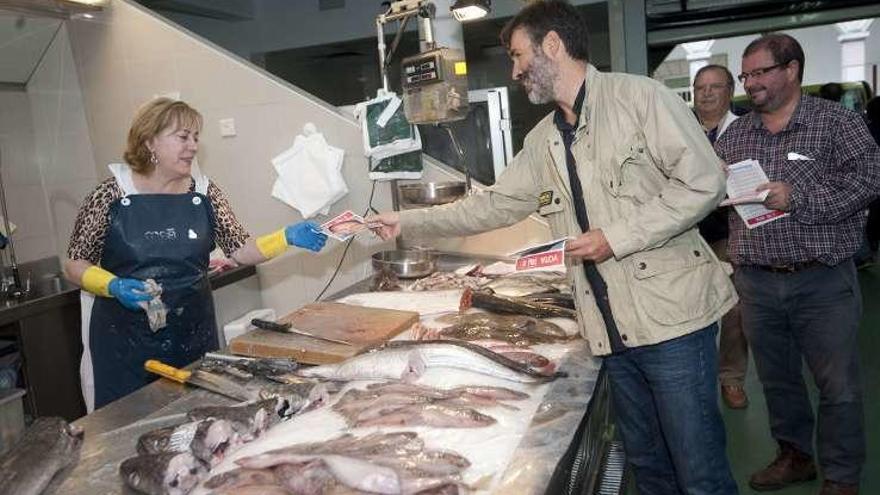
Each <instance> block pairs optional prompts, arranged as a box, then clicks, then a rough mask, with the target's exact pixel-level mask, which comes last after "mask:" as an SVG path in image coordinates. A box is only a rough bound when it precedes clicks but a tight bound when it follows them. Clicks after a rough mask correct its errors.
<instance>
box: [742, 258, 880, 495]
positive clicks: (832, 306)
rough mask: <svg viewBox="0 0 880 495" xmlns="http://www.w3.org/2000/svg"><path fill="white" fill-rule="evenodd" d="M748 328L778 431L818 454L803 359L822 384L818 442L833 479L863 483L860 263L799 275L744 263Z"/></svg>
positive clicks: (822, 461)
mask: <svg viewBox="0 0 880 495" xmlns="http://www.w3.org/2000/svg"><path fill="white" fill-rule="evenodd" d="M733 280H734V283H735V284H736V289H737V292H739V295H740V304H741V305H742V319H743V329H744V330H745V332H746V336H747V337H748V340H749V344H751V346H752V354H753V355H754V357H755V368H756V369H757V370H758V377H759V378H760V379H761V384H763V386H764V397H765V398H766V400H767V411H768V413H769V419H770V433H771V434H772V435H773V438H774V439H776V440H777V441H784V442H788V443H790V444H792V445H794V447H795V448H797V449H798V450H800V451H801V452H803V453H805V454H810V455H812V453H813V429H814V425H815V424H816V422H815V421H814V419H813V406H812V405H811V404H810V398H809V396H808V395H807V386H806V385H805V384H804V378H803V362H804V360H806V363H807V367H808V368H809V370H810V373H811V374H812V375H813V379H814V380H815V382H816V387H817V388H818V389H819V411H818V412H819V414H818V428H817V438H816V445H817V448H818V449H817V450H818V453H819V464H820V466H821V467H822V472H823V474H824V476H825V478H826V479H830V480H833V481H837V482H841V483H858V482H859V477H860V475H861V469H862V465H863V464H864V463H865V430H864V412H863V408H862V384H861V373H860V371H859V351H858V338H857V337H858V330H859V320H860V319H861V314H862V295H861V290H860V288H859V280H858V275H857V274H856V268H855V265H854V264H853V262H852V260H847V261H845V262H842V263H840V264H838V265H837V266H832V267H828V266H818V267H814V268H810V269H806V270H801V271H799V272H795V273H772V272H767V271H764V270H760V269H758V268H753V267H748V266H737V267H736V270H735V272H734V276H733Z"/></svg>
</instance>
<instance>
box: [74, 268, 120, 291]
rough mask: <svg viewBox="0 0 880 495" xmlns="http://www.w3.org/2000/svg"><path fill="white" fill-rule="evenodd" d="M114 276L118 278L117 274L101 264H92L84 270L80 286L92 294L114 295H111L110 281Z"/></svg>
mask: <svg viewBox="0 0 880 495" xmlns="http://www.w3.org/2000/svg"><path fill="white" fill-rule="evenodd" d="M114 278H116V275H113V274H112V273H110V272H108V271H107V270H105V269H103V268H101V267H99V266H90V267H88V268H86V271H84V272H83V274H82V280H81V281H80V286H82V288H83V289H85V290H87V291H89V292H91V293H92V294H97V295H99V296H104V297H112V296H111V295H110V281H111V280H113V279H114Z"/></svg>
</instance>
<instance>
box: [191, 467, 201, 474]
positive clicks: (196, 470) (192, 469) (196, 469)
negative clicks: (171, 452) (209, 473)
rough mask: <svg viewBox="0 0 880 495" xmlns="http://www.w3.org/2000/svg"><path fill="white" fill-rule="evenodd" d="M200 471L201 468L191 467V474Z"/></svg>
mask: <svg viewBox="0 0 880 495" xmlns="http://www.w3.org/2000/svg"><path fill="white" fill-rule="evenodd" d="M198 472H199V468H196V467H191V468H189V474H196V473H198Z"/></svg>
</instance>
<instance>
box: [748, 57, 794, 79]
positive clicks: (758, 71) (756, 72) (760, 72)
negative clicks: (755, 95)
mask: <svg viewBox="0 0 880 495" xmlns="http://www.w3.org/2000/svg"><path fill="white" fill-rule="evenodd" d="M789 62H791V60H789V61H787V62H782V63H781V64H776V65H771V66H770V67H762V68H760V69H755V70H751V71H749V72H743V73H742V74H740V75H738V76H736V78H737V79H739V82H741V83H744V82H746V81H747V80H748V79H750V78H753V77H761V76H763V75H764V74H766V73H768V72H770V71H771V70H773V69H778V68H780V67H783V66H786V65H788V63H789Z"/></svg>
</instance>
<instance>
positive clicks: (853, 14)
mask: <svg viewBox="0 0 880 495" xmlns="http://www.w3.org/2000/svg"><path fill="white" fill-rule="evenodd" d="M609 4H610V2H609ZM609 8H610V6H609ZM870 17H880V3H878V4H875V5H862V6H857V7H846V8H841V9H828V10H820V11H817V12H810V13H803V14H791V15H780V16H769V17H762V18H757V19H748V20H741V21H729V22H718V23H712V24H701V25H697V26H687V27H679V28H668V29H658V30H652V31H651V32H649V33H648V45H649V46H668V45H676V44H679V43H687V42H689V41H700V40H707V39H716V38H728V37H731V36H741V35H745V34H753V33H762V32H767V31H778V30H781V29H797V28H802V27H809V26H817V25H823V24H833V23H835V22H843V21H851V20H853V19H865V18H870Z"/></svg>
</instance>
